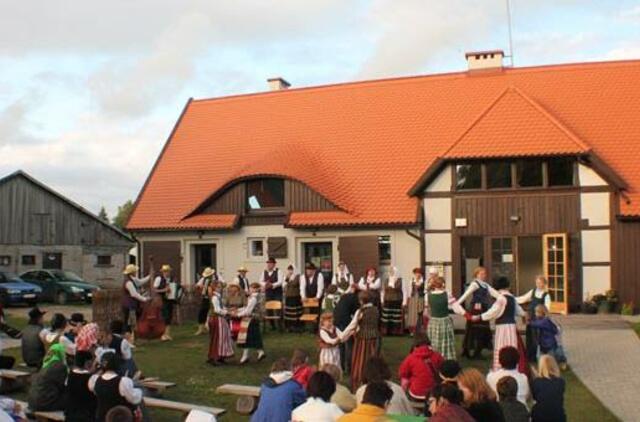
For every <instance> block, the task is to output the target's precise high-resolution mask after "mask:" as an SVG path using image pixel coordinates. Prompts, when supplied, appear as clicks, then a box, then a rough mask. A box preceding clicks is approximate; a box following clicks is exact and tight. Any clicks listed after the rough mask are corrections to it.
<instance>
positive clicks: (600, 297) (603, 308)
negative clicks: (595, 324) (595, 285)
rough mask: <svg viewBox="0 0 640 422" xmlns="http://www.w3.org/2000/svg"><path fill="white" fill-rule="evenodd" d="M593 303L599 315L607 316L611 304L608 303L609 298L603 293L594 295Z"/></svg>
mask: <svg viewBox="0 0 640 422" xmlns="http://www.w3.org/2000/svg"><path fill="white" fill-rule="evenodd" d="M591 301H592V302H593V304H594V305H595V307H596V309H597V312H598V313H599V314H607V313H609V304H608V303H607V296H605V295H604V294H603V293H599V294H597V295H593V297H592V298H591Z"/></svg>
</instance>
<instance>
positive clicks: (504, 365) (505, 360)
mask: <svg viewBox="0 0 640 422" xmlns="http://www.w3.org/2000/svg"><path fill="white" fill-rule="evenodd" d="M498 361H499V362H500V366H501V368H500V369H498V370H495V371H490V372H489V373H488V374H487V383H488V384H489V386H490V387H491V389H492V390H493V391H494V392H496V393H497V392H498V390H497V388H496V386H497V384H498V381H499V380H500V379H501V378H502V377H506V376H509V377H513V379H515V380H516V382H517V383H518V396H517V397H518V400H520V402H521V403H522V404H524V405H525V406H526V404H527V400H529V395H530V394H529V379H528V378H527V376H526V375H525V374H523V373H522V372H519V371H518V362H519V361H520V353H519V352H518V349H516V348H515V347H512V346H507V347H503V348H502V349H500V353H499V354H498Z"/></svg>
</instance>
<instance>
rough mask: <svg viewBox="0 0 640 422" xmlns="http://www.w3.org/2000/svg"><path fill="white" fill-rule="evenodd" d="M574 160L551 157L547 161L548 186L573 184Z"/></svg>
mask: <svg viewBox="0 0 640 422" xmlns="http://www.w3.org/2000/svg"><path fill="white" fill-rule="evenodd" d="M573 164H574V160H573V159H572V158H568V157H567V158H553V159H551V160H549V161H548V162H547V166H548V167H547V173H548V177H549V186H573V179H574V177H573V171H574V166H573Z"/></svg>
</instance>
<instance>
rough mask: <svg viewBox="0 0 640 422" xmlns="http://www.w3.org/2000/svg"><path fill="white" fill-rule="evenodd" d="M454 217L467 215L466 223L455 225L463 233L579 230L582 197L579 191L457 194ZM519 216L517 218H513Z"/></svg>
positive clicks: (534, 233)
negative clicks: (464, 225)
mask: <svg viewBox="0 0 640 422" xmlns="http://www.w3.org/2000/svg"><path fill="white" fill-rule="evenodd" d="M453 214H454V215H453V218H454V219H455V218H466V219H467V226H466V227H458V228H456V229H455V230H456V233H457V234H459V235H461V236H472V235H480V236H491V235H498V236H499V235H505V236H523V235H539V234H543V233H556V232H561V233H564V232H569V233H576V232H578V231H579V230H580V200H579V195H578V193H577V192H575V193H574V192H569V193H551V192H548V193H544V194H535V195H534V194H525V193H517V194H513V193H512V194H505V195H498V194H495V195H483V196H457V197H454V199H453ZM511 216H518V217H519V218H520V220H519V221H518V222H513V221H511V219H510V218H511Z"/></svg>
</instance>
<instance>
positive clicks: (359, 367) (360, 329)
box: [340, 290, 380, 391]
mask: <svg viewBox="0 0 640 422" xmlns="http://www.w3.org/2000/svg"><path fill="white" fill-rule="evenodd" d="M358 299H359V300H360V309H358V310H357V311H356V313H355V315H354V316H353V319H352V320H351V322H350V323H349V325H348V326H347V328H345V330H344V331H343V333H342V336H341V337H340V339H341V341H343V342H344V341H345V340H346V339H348V338H349V337H350V336H351V335H354V337H355V340H354V342H353V351H352V352H351V390H352V391H356V390H357V389H358V387H360V385H361V384H362V372H363V370H364V366H365V364H366V363H367V361H368V360H369V358H371V357H373V356H378V355H379V354H380V331H379V329H378V323H379V319H380V315H379V313H378V308H377V307H375V306H373V303H371V301H372V296H371V292H369V291H366V290H365V291H361V292H360V293H358Z"/></svg>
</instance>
